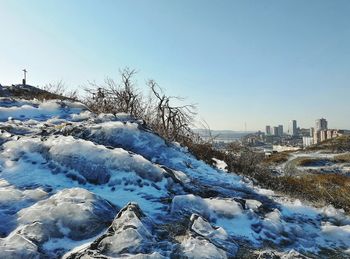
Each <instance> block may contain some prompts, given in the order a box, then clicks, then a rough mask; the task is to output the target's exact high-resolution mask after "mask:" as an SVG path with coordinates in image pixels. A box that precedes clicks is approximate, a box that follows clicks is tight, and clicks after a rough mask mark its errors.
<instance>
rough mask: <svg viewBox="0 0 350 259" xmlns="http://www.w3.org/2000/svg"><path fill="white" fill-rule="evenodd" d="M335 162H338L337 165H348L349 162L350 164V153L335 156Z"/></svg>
mask: <svg viewBox="0 0 350 259" xmlns="http://www.w3.org/2000/svg"><path fill="white" fill-rule="evenodd" d="M334 162H336V163H348V162H350V153H346V154H341V155H337V156H335V157H334Z"/></svg>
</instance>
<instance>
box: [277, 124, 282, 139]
mask: <svg viewBox="0 0 350 259" xmlns="http://www.w3.org/2000/svg"><path fill="white" fill-rule="evenodd" d="M277 135H278V136H280V137H282V136H283V126H282V125H278V134H277Z"/></svg>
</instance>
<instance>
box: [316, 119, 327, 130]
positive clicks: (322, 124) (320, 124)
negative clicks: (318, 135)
mask: <svg viewBox="0 0 350 259" xmlns="http://www.w3.org/2000/svg"><path fill="white" fill-rule="evenodd" d="M315 124H316V125H315V131H320V130H327V129H328V122H327V120H326V119H324V118H321V119H317V120H316V123H315Z"/></svg>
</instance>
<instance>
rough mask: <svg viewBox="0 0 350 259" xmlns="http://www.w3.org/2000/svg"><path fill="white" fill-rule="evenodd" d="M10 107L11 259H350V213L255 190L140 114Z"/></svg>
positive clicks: (0, 180) (1, 196) (4, 246)
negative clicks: (148, 124)
mask: <svg viewBox="0 0 350 259" xmlns="http://www.w3.org/2000/svg"><path fill="white" fill-rule="evenodd" d="M0 105H1V107H0V144H1V146H0V218H1V221H0V258H60V257H65V258H121V257H123V258H124V257H129V258H169V257H173V258H179V257H180V258H230V257H231V258H232V257H235V256H237V257H239V256H241V255H242V254H245V255H247V254H248V255H250V256H251V257H253V258H254V257H259V258H271V257H273V256H277V257H284V258H305V257H312V258H320V257H321V258H322V257H324V258H327V257H334V256H338V257H340V258H342V257H343V258H346V257H349V256H350V218H349V217H348V216H347V215H345V214H344V212H343V211H342V210H336V209H334V208H333V207H331V206H329V207H325V208H314V207H312V206H309V205H306V204H303V203H301V202H300V201H298V200H291V199H288V198H287V197H280V196H276V195H275V194H274V193H273V192H272V191H269V190H263V189H259V188H257V187H254V186H253V185H252V184H251V183H250V182H247V181H246V180H244V179H242V178H240V177H239V176H237V175H235V174H233V173H227V172H225V171H223V170H221V169H224V167H225V166H224V164H222V163H221V162H220V161H217V165H218V168H213V167H210V166H208V165H206V164H205V163H203V162H202V161H198V160H196V159H195V158H194V157H193V156H192V155H191V154H189V153H188V151H187V150H186V148H182V147H180V146H179V145H178V144H176V143H167V142H165V141H164V140H163V139H161V138H160V137H159V136H157V135H156V134H154V133H152V132H151V131H150V130H149V129H147V128H145V127H144V126H142V122H140V121H136V120H133V119H132V118H130V117H129V116H128V115H125V114H119V115H117V116H116V117H115V116H113V115H108V114H103V115H99V116H96V115H94V114H92V113H90V112H89V111H88V110H87V109H86V108H85V107H84V106H83V105H81V104H79V103H72V102H68V101H65V102H62V101H49V102H44V103H41V102H38V101H32V102H31V101H24V100H13V99H9V98H7V99H5V98H2V99H0ZM219 168H221V169H219Z"/></svg>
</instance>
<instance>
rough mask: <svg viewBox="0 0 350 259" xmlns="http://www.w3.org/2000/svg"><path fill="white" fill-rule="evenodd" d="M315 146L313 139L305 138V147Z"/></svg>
mask: <svg viewBox="0 0 350 259" xmlns="http://www.w3.org/2000/svg"><path fill="white" fill-rule="evenodd" d="M313 144H314V138H313V137H303V147H308V146H311V145H313Z"/></svg>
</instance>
